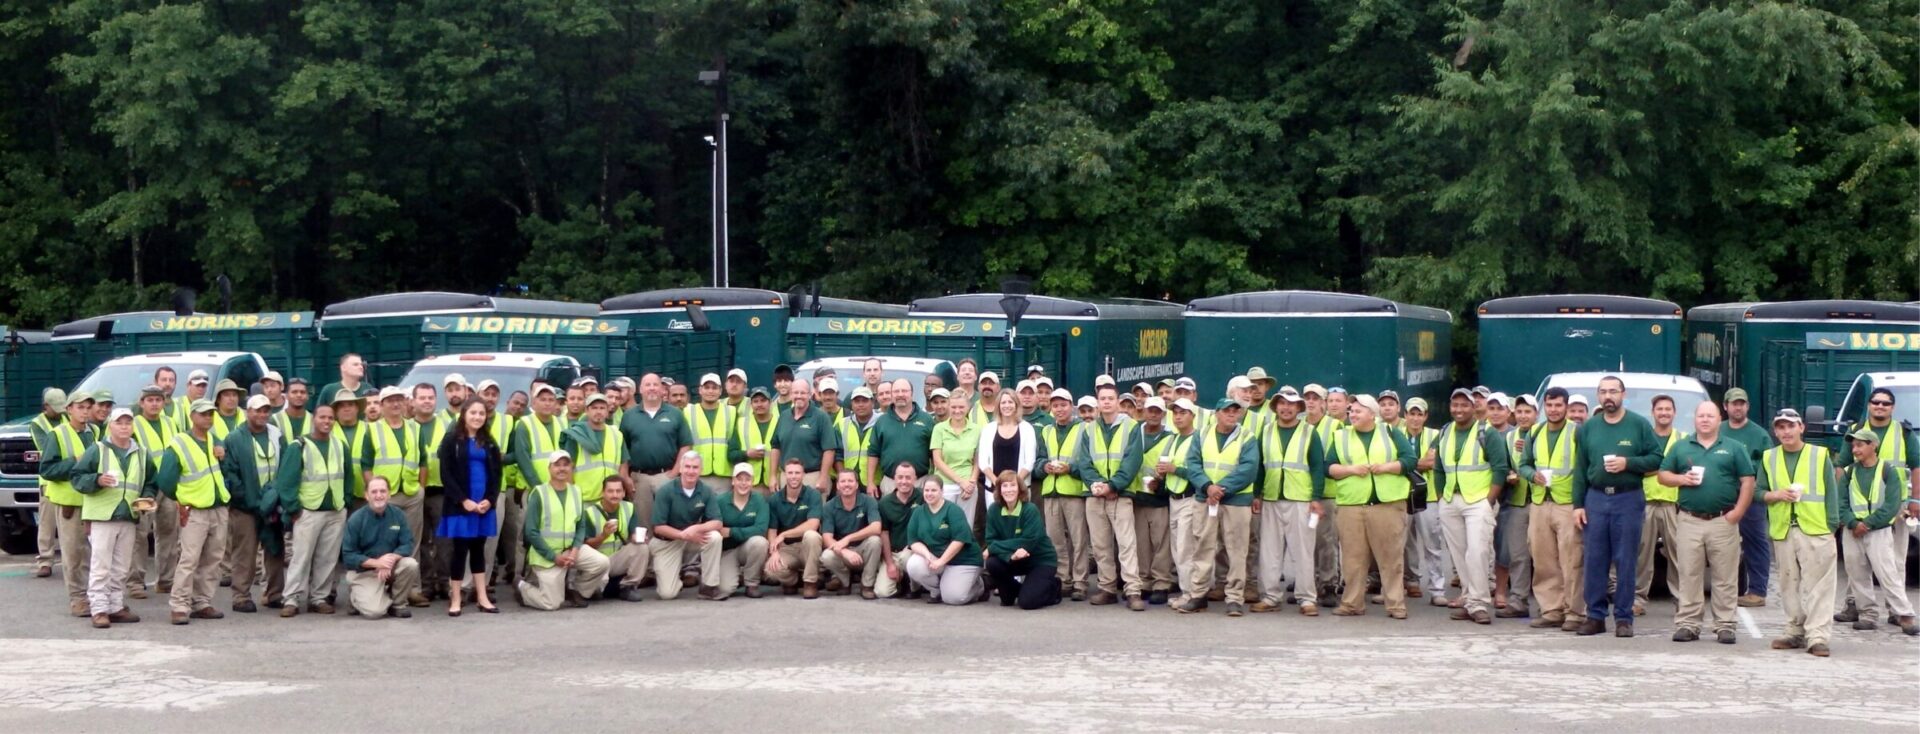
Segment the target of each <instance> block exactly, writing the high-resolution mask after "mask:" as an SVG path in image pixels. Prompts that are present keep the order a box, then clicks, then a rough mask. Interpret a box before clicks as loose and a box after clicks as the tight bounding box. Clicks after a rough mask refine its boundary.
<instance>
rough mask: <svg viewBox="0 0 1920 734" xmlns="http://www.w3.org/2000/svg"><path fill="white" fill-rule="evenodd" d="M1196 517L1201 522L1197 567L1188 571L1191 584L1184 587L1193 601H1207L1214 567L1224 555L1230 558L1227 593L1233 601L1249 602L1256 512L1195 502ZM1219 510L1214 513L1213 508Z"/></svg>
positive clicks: (1242, 508) (1195, 551) (1188, 583)
mask: <svg viewBox="0 0 1920 734" xmlns="http://www.w3.org/2000/svg"><path fill="white" fill-rule="evenodd" d="M1194 504H1195V513H1194V514H1195V515H1197V516H1198V517H1197V520H1198V522H1196V523H1195V525H1197V526H1198V528H1197V530H1198V531H1199V532H1198V536H1197V537H1196V538H1195V540H1196V541H1197V542H1195V543H1194V548H1193V554H1194V563H1193V567H1192V568H1191V569H1190V570H1189V571H1188V574H1187V583H1184V584H1182V585H1181V588H1182V589H1184V590H1186V593H1187V595H1188V597H1189V598H1192V597H1204V596H1206V594H1207V592H1208V591H1209V590H1210V589H1212V587H1213V575H1214V574H1213V567H1214V562H1215V556H1216V555H1217V554H1219V553H1220V552H1221V551H1223V550H1224V551H1225V552H1226V556H1227V577H1226V592H1227V599H1228V600H1229V601H1239V600H1241V599H1244V598H1246V597H1245V594H1246V590H1247V543H1248V541H1249V540H1250V539H1251V537H1252V534H1253V508H1252V507H1236V506H1233V505H1225V504H1222V505H1209V504H1206V503H1204V502H1195V503H1194ZM1215 507H1217V508H1219V509H1218V511H1214V512H1210V511H1209V509H1210V508H1215Z"/></svg>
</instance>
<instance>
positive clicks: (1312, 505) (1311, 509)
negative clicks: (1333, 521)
mask: <svg viewBox="0 0 1920 734" xmlns="http://www.w3.org/2000/svg"><path fill="white" fill-rule="evenodd" d="M1307 512H1308V514H1311V515H1313V516H1314V517H1321V516H1323V515H1325V514H1326V513H1327V511H1326V508H1323V507H1321V506H1320V503H1318V502H1308V503H1307Z"/></svg>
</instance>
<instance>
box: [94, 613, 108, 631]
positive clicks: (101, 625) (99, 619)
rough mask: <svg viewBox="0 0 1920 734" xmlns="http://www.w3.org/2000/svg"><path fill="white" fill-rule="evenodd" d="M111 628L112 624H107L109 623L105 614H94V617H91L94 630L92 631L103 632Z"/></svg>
mask: <svg viewBox="0 0 1920 734" xmlns="http://www.w3.org/2000/svg"><path fill="white" fill-rule="evenodd" d="M112 626H113V623H112V622H109V621H107V615H105V614H95V615H93V628H94V629H97V630H103V629H108V628H110V627H112Z"/></svg>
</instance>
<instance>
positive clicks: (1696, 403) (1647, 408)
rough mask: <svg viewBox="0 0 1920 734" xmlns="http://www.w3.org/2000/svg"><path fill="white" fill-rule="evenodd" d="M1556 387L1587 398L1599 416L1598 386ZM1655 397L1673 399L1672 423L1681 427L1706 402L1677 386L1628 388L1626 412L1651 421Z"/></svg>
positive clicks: (1703, 395)
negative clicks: (1661, 396) (1629, 411)
mask: <svg viewBox="0 0 1920 734" xmlns="http://www.w3.org/2000/svg"><path fill="white" fill-rule="evenodd" d="M1558 387H1564V388H1566V389H1567V394H1569V395H1585V396H1587V405H1588V406H1590V407H1591V409H1592V410H1591V412H1592V414H1593V415H1599V414H1600V396H1599V395H1596V394H1595V390H1596V389H1597V388H1598V387H1599V386H1598V385H1594V386H1590V387H1573V386H1569V385H1559V386H1558ZM1545 393H1546V391H1545V390H1542V391H1541V395H1535V396H1534V397H1536V398H1541V397H1542V396H1543V395H1544V394H1545ZM1657 395H1668V396H1671V397H1672V398H1673V411H1674V412H1673V415H1674V419H1673V422H1674V423H1675V424H1676V425H1681V426H1688V425H1692V424H1693V423H1692V418H1691V416H1692V415H1693V411H1694V409H1695V408H1698V407H1700V404H1701V403H1704V402H1706V401H1707V394H1706V392H1704V391H1690V390H1684V389H1680V388H1679V386H1668V387H1665V388H1652V387H1642V388H1638V389H1635V388H1632V387H1629V388H1627V410H1631V411H1633V412H1635V413H1639V414H1640V415H1642V416H1644V417H1646V419H1647V420H1653V398H1654V396H1657Z"/></svg>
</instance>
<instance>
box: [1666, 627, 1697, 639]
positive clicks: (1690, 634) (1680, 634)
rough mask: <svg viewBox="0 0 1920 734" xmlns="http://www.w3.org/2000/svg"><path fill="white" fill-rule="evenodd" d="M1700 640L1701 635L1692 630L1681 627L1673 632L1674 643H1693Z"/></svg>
mask: <svg viewBox="0 0 1920 734" xmlns="http://www.w3.org/2000/svg"><path fill="white" fill-rule="evenodd" d="M1698 639H1700V633H1699V632H1698V631H1696V630H1690V629H1687V628H1685V627H1681V628H1680V629H1677V630H1674V631H1673V641H1674V642H1693V641H1694V640H1698Z"/></svg>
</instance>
